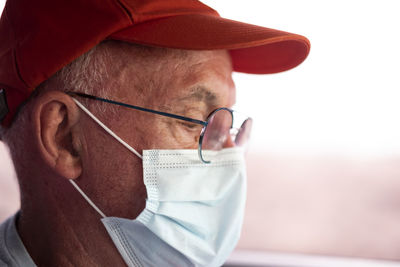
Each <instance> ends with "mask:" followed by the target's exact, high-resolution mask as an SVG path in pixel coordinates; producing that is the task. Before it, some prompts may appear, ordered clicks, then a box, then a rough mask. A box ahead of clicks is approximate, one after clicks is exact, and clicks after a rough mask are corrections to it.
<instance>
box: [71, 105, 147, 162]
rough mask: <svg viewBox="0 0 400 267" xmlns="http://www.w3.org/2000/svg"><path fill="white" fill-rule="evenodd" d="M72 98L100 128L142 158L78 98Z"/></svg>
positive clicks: (140, 156)
mask: <svg viewBox="0 0 400 267" xmlns="http://www.w3.org/2000/svg"><path fill="white" fill-rule="evenodd" d="M72 100H74V101H75V103H76V104H77V105H78V107H80V108H81V109H82V110H83V111H84V112H85V113H86V114H87V115H88V116H89V117H91V118H92V119H93V120H94V121H95V122H97V124H99V125H100V127H101V128H103V129H104V130H105V131H106V132H107V133H109V134H110V135H111V136H112V137H114V138H115V139H117V141H118V142H120V143H121V144H122V145H123V146H124V147H126V148H127V149H128V150H129V151H131V152H132V153H133V154H135V155H136V156H138V157H139V158H140V159H143V157H142V155H140V154H139V153H138V152H137V151H136V150H135V149H134V148H133V147H131V146H130V145H128V144H127V143H126V142H125V141H124V140H122V139H121V138H120V137H119V136H118V135H116V134H115V133H114V132H113V131H111V129H110V128H108V127H107V126H105V125H104V123H102V122H101V121H100V120H99V119H98V118H97V117H96V116H95V115H93V114H92V113H91V112H90V111H89V110H88V109H87V108H85V106H84V105H82V104H81V103H80V102H79V101H78V100H76V99H75V98H72Z"/></svg>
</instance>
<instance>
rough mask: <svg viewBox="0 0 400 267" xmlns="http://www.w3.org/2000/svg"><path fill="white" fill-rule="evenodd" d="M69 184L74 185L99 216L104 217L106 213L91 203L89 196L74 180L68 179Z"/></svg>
mask: <svg viewBox="0 0 400 267" xmlns="http://www.w3.org/2000/svg"><path fill="white" fill-rule="evenodd" d="M69 181H70V182H71V184H72V185H73V186H74V187H75V189H76V190H78V192H79V193H80V194H81V195H82V196H83V198H84V199H86V201H87V202H88V203H89V204H90V206H92V207H93V208H94V209H95V210H96V211H97V212H98V213H99V214H100V215H101V217H103V218H105V217H106V215H105V214H104V213H103V212H102V211H101V210H100V209H99V208H98V207H97V206H96V205H95V204H94V203H93V201H91V200H90V198H89V197H88V196H87V195H86V194H85V193H84V192H83V191H82V189H81V188H80V187H79V186H78V185H77V184H76V183H75V181H74V180H72V179H69Z"/></svg>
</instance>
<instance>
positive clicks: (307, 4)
mask: <svg viewBox="0 0 400 267" xmlns="http://www.w3.org/2000/svg"><path fill="white" fill-rule="evenodd" d="M203 2H205V3H206V4H208V5H210V6H212V7H214V8H216V9H217V10H218V11H219V12H220V14H221V15H222V16H223V17H228V18H232V19H236V20H241V21H245V22H248V23H253V24H257V25H262V26H265V27H270V28H275V29H280V30H285V31H289V32H294V33H299V34H302V35H305V36H306V37H308V38H309V39H310V41H311V53H310V55H309V57H308V59H307V60H306V61H305V62H304V63H303V64H302V65H300V66H299V67H297V68H296V69H294V70H291V71H288V72H285V73H281V74H276V75H264V76H255V75H254V76H249V75H243V74H237V75H235V78H236V79H235V80H236V84H237V87H238V101H237V104H238V105H237V109H240V110H243V111H245V112H247V113H248V114H250V115H251V116H252V117H254V119H255V126H254V131H253V149H254V148H255V147H257V148H262V149H263V150H264V149H267V150H268V151H285V152H287V151H291V152H292V153H295V152H301V153H305V152H321V151H330V152H338V153H348V154H355V155H357V156H361V155H363V156H365V155H376V154H392V153H399V152H400V123H399V118H400V105H399V97H400V78H399V77H400V75H399V71H400V69H399V63H400V34H399V26H400V16H399V10H400V2H399V1H397V0H383V1H378V0H375V1H371V0H336V1H321V0H303V1H298V0H280V1H259V0H258V1H257V0H246V1H239V0H218V1H211V0H206V1H203Z"/></svg>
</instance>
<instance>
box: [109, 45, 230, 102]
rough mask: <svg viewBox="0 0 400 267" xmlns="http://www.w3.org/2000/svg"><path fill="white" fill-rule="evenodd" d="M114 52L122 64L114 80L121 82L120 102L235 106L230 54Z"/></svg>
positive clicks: (149, 50) (130, 48)
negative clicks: (204, 103) (190, 102)
mask: <svg viewBox="0 0 400 267" xmlns="http://www.w3.org/2000/svg"><path fill="white" fill-rule="evenodd" d="M113 49H114V50H115V51H114V52H115V53H117V54H118V57H120V61H121V62H120V63H119V64H117V65H118V67H113V69H112V70H111V76H112V77H110V78H112V80H114V82H118V85H119V86H118V89H119V90H118V91H119V92H116V93H117V94H118V95H119V98H120V99H121V97H122V98H125V99H126V101H129V102H130V103H135V104H142V105H143V104H145V105H147V106H148V107H157V106H166V105H167V106H168V105H171V104H173V103H174V102H175V103H176V102H179V101H184V102H188V101H192V102H193V103H195V102H196V101H197V102H198V101H211V100H213V101H214V102H215V105H218V106H231V105H233V102H234V95H235V88H234V84H233V81H232V64H231V59H230V56H229V54H228V52H227V51H224V50H218V51H187V50H177V49H166V48H149V47H137V46H131V45H129V44H128V45H127V44H118V45H117V46H115V47H114V48H113ZM113 61H114V60H113ZM113 63H116V62H115V61H114V62H113ZM113 65H114V64H113Z"/></svg>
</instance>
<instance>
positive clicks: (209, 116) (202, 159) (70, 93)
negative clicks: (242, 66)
mask: <svg viewBox="0 0 400 267" xmlns="http://www.w3.org/2000/svg"><path fill="white" fill-rule="evenodd" d="M66 94H68V95H70V96H73V95H76V96H79V97H83V98H87V99H92V100H98V101H102V102H105V103H109V104H113V105H118V106H123V107H127V108H131V109H136V110H140V111H144V112H150V113H153V114H157V115H161V116H165V117H169V118H174V119H177V120H182V121H187V122H192V123H195V124H199V125H202V126H203V128H202V129H201V132H200V137H199V146H198V149H197V151H198V154H199V158H200V160H201V161H202V162H203V163H205V164H209V163H211V161H207V160H205V159H204V158H203V154H202V146H203V137H204V134H205V132H206V129H207V126H208V124H209V120H210V118H211V117H212V116H213V115H214V114H215V113H216V112H218V111H220V110H226V111H228V112H229V113H230V114H231V117H232V123H231V125H230V127H231V128H232V127H233V118H234V116H233V112H234V110H232V109H230V108H226V107H221V108H216V109H214V110H213V111H212V112H211V113H210V114H209V115H208V116H207V120H206V121H202V120H198V119H193V118H189V117H185V116H181V115H177V114H173V113H168V112H164V111H158V110H154V109H149V108H144V107H139V106H135V105H131V104H126V103H122V102H119V101H115V100H111V99H106V98H102V97H98V96H94V95H89V94H85V93H80V92H71V91H68V92H66ZM248 119H251V118H250V117H247V119H246V120H248ZM246 120H244V121H246Z"/></svg>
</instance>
